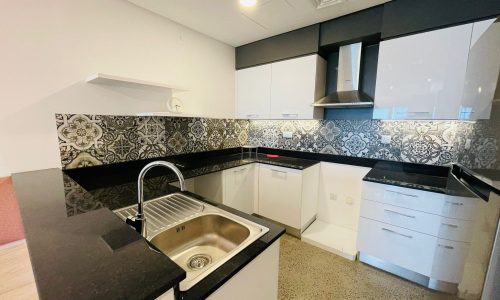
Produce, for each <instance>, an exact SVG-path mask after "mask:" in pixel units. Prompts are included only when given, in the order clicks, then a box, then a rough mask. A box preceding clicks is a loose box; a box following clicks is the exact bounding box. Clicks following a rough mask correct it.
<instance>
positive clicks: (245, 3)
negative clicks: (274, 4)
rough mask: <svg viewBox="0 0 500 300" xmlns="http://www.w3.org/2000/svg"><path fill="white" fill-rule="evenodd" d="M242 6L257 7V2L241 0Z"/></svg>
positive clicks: (254, 0)
mask: <svg viewBox="0 0 500 300" xmlns="http://www.w3.org/2000/svg"><path fill="white" fill-rule="evenodd" d="M240 4H241V5H242V6H245V7H250V6H255V5H256V4H257V0H240Z"/></svg>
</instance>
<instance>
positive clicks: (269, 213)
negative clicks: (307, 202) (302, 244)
mask: <svg viewBox="0 0 500 300" xmlns="http://www.w3.org/2000/svg"><path fill="white" fill-rule="evenodd" d="M301 199H302V173H301V171H300V170H295V169H288V168H283V167H276V166H270V165H260V166H259V214H260V215H261V216H264V217H266V218H269V219H271V220H275V221H277V222H280V223H283V224H285V225H288V226H291V227H293V228H301Z"/></svg>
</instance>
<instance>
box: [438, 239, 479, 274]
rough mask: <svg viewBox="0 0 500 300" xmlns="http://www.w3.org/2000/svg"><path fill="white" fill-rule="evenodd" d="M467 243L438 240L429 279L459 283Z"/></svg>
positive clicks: (466, 251)
mask: <svg viewBox="0 0 500 300" xmlns="http://www.w3.org/2000/svg"><path fill="white" fill-rule="evenodd" d="M469 246H470V244H469V243H462V242H452V241H448V240H442V239H438V241H437V245H436V248H435V254H434V264H433V266H432V272H431V276H430V277H431V278H433V279H437V280H441V281H446V282H453V283H459V282H460V281H461V280H462V274H463V271H464V267H465V261H466V259H467V254H468V252H469Z"/></svg>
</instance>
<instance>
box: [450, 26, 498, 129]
mask: <svg viewBox="0 0 500 300" xmlns="http://www.w3.org/2000/svg"><path fill="white" fill-rule="evenodd" d="M494 21H495V19H490V20H485V21H482V22H476V23H474V26H473V30H472V39H471V43H470V51H469V60H468V63H467V73H466V76H465V84H464V92H463V96H462V103H461V105H460V112H459V119H462V120H477V119H489V118H490V113H491V105H492V100H493V99H494V98H495V97H494V95H495V90H496V88H497V84H498V78H499V76H498V74H499V68H500V23H499V22H496V23H494Z"/></svg>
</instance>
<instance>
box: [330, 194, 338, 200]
mask: <svg viewBox="0 0 500 300" xmlns="http://www.w3.org/2000/svg"><path fill="white" fill-rule="evenodd" d="M330 200H333V201H337V194H334V193H330Z"/></svg>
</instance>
